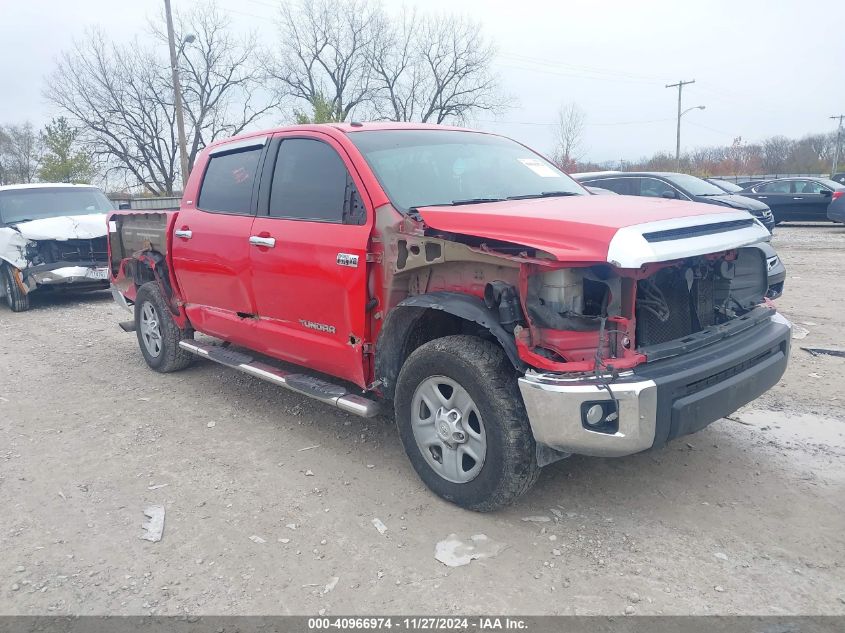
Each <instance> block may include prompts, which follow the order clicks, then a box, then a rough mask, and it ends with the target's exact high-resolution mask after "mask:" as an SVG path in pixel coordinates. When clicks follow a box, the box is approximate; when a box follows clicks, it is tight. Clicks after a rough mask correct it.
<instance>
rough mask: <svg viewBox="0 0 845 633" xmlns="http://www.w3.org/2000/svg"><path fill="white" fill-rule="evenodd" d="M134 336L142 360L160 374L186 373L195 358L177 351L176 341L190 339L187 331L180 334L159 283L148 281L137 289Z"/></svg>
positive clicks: (190, 333) (182, 351)
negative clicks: (182, 371) (186, 368)
mask: <svg viewBox="0 0 845 633" xmlns="http://www.w3.org/2000/svg"><path fill="white" fill-rule="evenodd" d="M135 333H136V334H137V336H138V346H139V347H140V348H141V353H142V354H143V355H144V360H145V361H147V365H149V366H150V368H151V369H154V370H156V371H157V372H160V373H162V374H166V373H169V372H172V371H179V370H180V369H185V367H187V366H188V365H190V364H191V362H193V360H194V355H193V354H191V353H190V352H186V351H185V350H183V349H182V348H181V347H179V341H181V340H183V339H190V338H193V337H194V335H193V332H192V331H190V330H180V329H179V326H178V325H176V322H175V321H174V320H173V315H172V314H171V313H170V307H169V306H168V305H167V302H166V301H165V300H164V297H163V296H162V294H161V290H160V289H159V286H158V283H156V282H155V281H151V282H148V283H145V284H144V285H143V286H141V287H140V288H139V289H138V294H137V296H136V297H135Z"/></svg>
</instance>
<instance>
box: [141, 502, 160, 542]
mask: <svg viewBox="0 0 845 633" xmlns="http://www.w3.org/2000/svg"><path fill="white" fill-rule="evenodd" d="M144 516H146V517H147V518H148V519H149V521H146V522H144V523H142V524H141V527H142V528H144V533H143V534H142V535H141V538H142V539H144V540H145V541H150V542H151V543H158V542H159V541H160V540H161V536H162V534H164V506H149V507H148V508H147V509H146V510H144Z"/></svg>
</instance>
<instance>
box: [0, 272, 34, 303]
mask: <svg viewBox="0 0 845 633" xmlns="http://www.w3.org/2000/svg"><path fill="white" fill-rule="evenodd" d="M0 277H1V278H2V279H0V283H2V284H3V294H4V295H5V296H6V305H8V306H9V309H10V310H11V311H12V312H26V311H27V310H29V295H28V294H26V293H25V292H24V291H23V290H21V288H20V286H19V284H18V280H17V276H16V275H15V271H14V269H13V268H12V267H11V265H9V264H3V266H0Z"/></svg>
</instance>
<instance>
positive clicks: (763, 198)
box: [757, 196, 769, 200]
mask: <svg viewBox="0 0 845 633" xmlns="http://www.w3.org/2000/svg"><path fill="white" fill-rule="evenodd" d="M768 197H769V196H757V199H758V200H766V199H768Z"/></svg>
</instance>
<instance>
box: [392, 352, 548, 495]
mask: <svg viewBox="0 0 845 633" xmlns="http://www.w3.org/2000/svg"><path fill="white" fill-rule="evenodd" d="M432 389H437V390H438V391H437V392H435V391H433V390H432ZM438 393H439V395H438ZM435 401H437V402H435ZM429 404H430V405H431V406H429ZM394 405H395V409H396V423H397V427H398V429H399V436H400V438H401V440H402V445H403V446H404V448H405V452H406V453H407V455H408V458H409V459H410V460H411V464H412V465H413V467H414V469H415V470H416V471H417V474H418V475H419V476H420V478H421V479H422V480H423V482H424V483H425V484H426V485H427V486H428V487H429V488H430V489H431V490H432V491H433V492H435V493H436V494H438V495H439V496H441V497H443V498H444V499H446V500H447V501H451V502H452V503H454V504H456V505H459V506H461V507H463V508H467V509H469V510H476V511H480V512H488V511H491V510H495V509H497V508H500V507H502V506H505V505H507V504H509V503H512V502H513V501H514V500H515V499H517V498H518V497H519V496H521V495H522V494H524V493H525V492H526V491H527V490H528V489H529V488H531V486H532V485H533V484H534V482H536V481H537V477H538V476H539V474H540V467H539V466H538V465H537V459H536V445H535V443H534V436H533V434H532V433H531V426H530V424H529V423H528V416H527V414H526V413H525V406H524V405H523V402H522V396H521V395H520V393H519V387H518V385H517V380H516V375H515V373H514V370H513V367H512V365H511V364H510V362H509V361H508V360H507V358H506V357H505V354H504V352H503V351H502V349H501V347H499V346H498V345H495V344H493V343H491V342H489V341H485V340H482V339H480V338H477V337H474V336H447V337H444V338H440V339H436V340H434V341H431V342H429V343H426V344H424V345H422V346H421V347H419V348H418V349H417V350H415V351H414V352H413V353H412V354H411V355H410V356H409V357H408V359H407V360H406V361H405V364H404V365H403V366H402V370H401V371H400V373H399V379H398V381H397V385H396V397H395V401H394ZM454 412H457V415H454ZM450 416H451V418H450ZM450 421H451V423H452V425H453V426H450ZM444 423H445V426H444ZM444 438H445V439H444ZM456 439H457V441H456ZM482 452H483V454H481V453H482ZM449 457H452V458H453V460H454V461H452V460H450V459H449ZM476 458H477V459H476ZM478 462H481V465H480V466H479V465H478ZM450 464H451V466H450ZM455 464H457V467H456V466H455Z"/></svg>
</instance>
